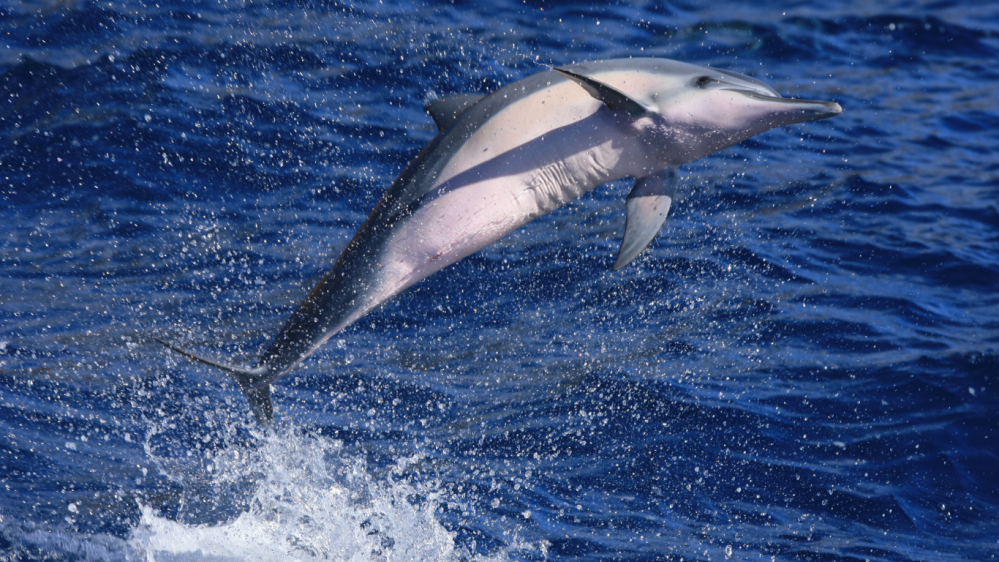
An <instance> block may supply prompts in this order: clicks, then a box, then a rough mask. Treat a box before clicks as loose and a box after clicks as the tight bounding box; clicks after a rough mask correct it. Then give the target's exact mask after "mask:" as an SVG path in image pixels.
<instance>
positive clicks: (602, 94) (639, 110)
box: [552, 68, 652, 117]
mask: <svg viewBox="0 0 999 562" xmlns="http://www.w3.org/2000/svg"><path fill="white" fill-rule="evenodd" d="M552 70H554V71H555V72H558V73H559V74H561V75H563V76H565V77H566V78H568V79H569V80H572V81H573V82H575V83H577V84H579V85H580V86H581V87H582V88H583V89H584V90H586V93H588V94H590V95H591V96H593V97H594V99H596V100H598V101H602V102H603V103H604V105H606V106H607V107H609V108H610V109H611V110H613V111H624V112H625V113H627V114H628V115H632V116H634V117H638V116H639V115H644V114H646V113H648V112H650V111H652V110H651V109H650V108H649V107H647V106H646V105H645V104H644V103H642V102H640V101H638V100H636V99H634V98H632V97H630V96H629V95H628V94H626V93H624V92H622V91H621V90H618V89H617V88H615V87H614V86H611V85H609V84H604V83H603V82H601V81H599V80H594V79H593V78H590V77H589V76H583V75H582V74H576V73H575V72H572V71H569V70H566V69H564V68H553V69H552Z"/></svg>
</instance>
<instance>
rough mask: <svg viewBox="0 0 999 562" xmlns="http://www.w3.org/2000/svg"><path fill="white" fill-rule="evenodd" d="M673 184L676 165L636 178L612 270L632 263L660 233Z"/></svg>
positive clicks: (667, 210) (629, 197)
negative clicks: (622, 235) (622, 236)
mask: <svg viewBox="0 0 999 562" xmlns="http://www.w3.org/2000/svg"><path fill="white" fill-rule="evenodd" d="M675 186H676V166H670V167H669V168H664V169H662V170H659V171H658V172H656V173H655V174H652V175H651V176H645V177H644V178H639V179H638V181H636V182H635V188H634V189H632V190H631V193H629V194H628V199H627V200H626V201H625V207H627V209H628V219H627V222H626V223H625V226H624V240H622V241H621V249H620V250H619V251H618V253H617V260H616V261H615V262H614V266H613V267H612V269H613V270H614V271H617V270H619V269H621V268H622V267H624V266H626V265H628V264H629V263H631V262H632V260H634V259H635V258H636V257H638V254H641V253H642V251H643V250H645V248H646V247H647V246H648V245H649V244H650V243H651V242H652V239H653V238H655V237H656V234H658V233H659V229H660V228H662V226H663V223H664V222H666V215H667V214H669V207H670V205H671V204H672V203H673V197H672V195H673V192H674V189H675Z"/></svg>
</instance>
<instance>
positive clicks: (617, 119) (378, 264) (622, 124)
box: [157, 58, 842, 424]
mask: <svg viewBox="0 0 999 562" xmlns="http://www.w3.org/2000/svg"><path fill="white" fill-rule="evenodd" d="M427 111H428V112H430V113H431V115H432V117H433V118H434V121H436V123H437V125H438V126H439V127H440V133H439V134H438V135H437V136H436V137H435V138H434V139H433V140H432V141H430V144H428V145H427V146H426V148H424V149H423V151H421V152H420V154H419V155H418V156H417V157H416V158H415V159H414V160H413V161H412V162H410V163H409V165H408V166H406V169H405V170H403V171H402V173H401V174H399V177H398V178H396V180H395V182H393V183H392V185H391V186H390V187H389V188H388V190H387V191H386V192H385V194H384V195H383V196H382V198H381V200H380V201H379V202H378V204H377V205H375V208H374V210H372V211H371V214H370V215H369V216H368V218H367V220H365V221H364V224H362V225H361V228H359V229H358V231H357V233H356V234H355V235H354V237H353V239H352V240H351V241H350V243H349V244H347V247H346V248H345V249H344V250H343V252H342V253H341V254H340V257H339V258H338V259H337V261H336V263H334V264H333V267H332V269H330V270H329V272H328V273H327V274H326V275H325V276H324V277H323V278H322V280H320V281H319V283H318V284H317V285H316V286H315V288H314V289H312V291H311V292H310V293H309V294H308V296H306V297H305V298H304V299H303V300H302V302H301V303H300V304H299V305H298V308H297V309H296V310H295V312H294V313H293V314H292V315H291V317H290V318H289V319H288V320H287V321H286V322H285V324H284V327H283V328H282V329H281V332H280V333H278V335H277V337H275V338H274V340H273V341H272V342H271V343H270V345H269V346H268V347H267V349H266V350H265V351H264V353H263V354H262V355H261V356H260V358H259V359H258V360H257V362H256V365H255V366H253V367H249V368H245V367H237V366H233V365H228V364H225V363H222V362H220V361H216V360H213V359H210V358H207V357H202V356H200V355H197V354H195V353H192V352H190V351H187V350H185V349H181V348H179V347H177V346H175V345H173V344H170V343H167V342H165V341H162V340H157V341H160V343H163V344H164V345H166V346H167V347H169V348H170V349H172V350H174V351H176V352H178V353H180V354H182V355H185V356H187V357H190V358H192V359H195V360H198V361H201V362H203V363H207V364H208V365H212V366H214V367H217V368H219V369H222V370H223V371H226V372H228V373H229V374H230V376H232V378H233V379H234V380H235V381H236V383H237V384H238V385H239V387H240V389H241V390H242V391H243V393H244V394H245V395H246V397H247V400H248V401H249V403H250V407H251V408H252V410H253V414H254V416H255V417H256V418H257V420H258V421H259V422H260V423H264V424H266V423H269V422H270V420H271V417H272V415H273V410H272V407H271V396H270V384H271V383H273V382H274V381H276V380H277V379H279V378H280V377H282V376H283V375H285V374H287V373H288V372H289V371H291V369H293V368H294V367H295V366H296V365H298V364H299V363H300V362H301V361H302V360H303V359H305V358H306V357H308V356H309V355H310V354H312V353H313V352H314V351H316V349H318V348H319V346H321V345H322V344H323V342H325V341H326V340H328V339H329V338H330V337H331V336H332V335H333V334H336V333H337V332H339V331H340V330H343V329H344V328H346V327H347V326H349V325H350V324H351V323H353V322H354V321H356V320H357V319H359V318H361V317H362V316H364V315H365V314H367V313H368V312H369V311H371V310H372V309H374V308H375V307H377V306H379V305H381V304H382V303H384V302H385V301H387V300H389V299H390V298H392V297H393V296H395V295H397V294H399V293H400V292H402V291H403V290H405V289H406V288H407V287H409V286H410V285H412V284H414V283H416V282H417V281H420V280H421V279H423V278H425V277H427V276H428V275H430V274H432V273H434V272H436V271H438V270H440V269H442V268H444V267H446V266H448V265H450V264H452V263H454V262H456V261H458V260H460V259H462V258H464V257H465V256H468V255H470V254H472V253H474V252H476V251H478V250H480V249H482V248H484V247H485V246H488V245H489V244H492V243H493V242H496V241H497V240H499V239H500V238H502V237H504V236H506V235H507V234H508V233H510V232H511V231H513V230H514V229H516V228H518V227H520V226H522V225H524V224H525V223H527V222H529V221H531V220H532V219H534V218H537V217H539V216H541V215H544V214H546V213H549V212H551V211H553V210H554V209H556V208H557V207H559V206H560V205H563V204H565V203H567V202H569V201H572V200H573V199H575V198H577V197H579V196H580V195H582V194H584V193H586V192H587V191H590V190H591V189H593V188H595V187H597V186H599V185H601V184H604V183H607V182H610V181H614V180H617V179H620V178H623V177H632V178H635V180H636V181H635V187H634V189H632V190H631V193H630V194H629V195H628V198H627V200H626V201H625V207H626V208H627V220H626V223H625V231H624V240H623V242H622V243H621V249H620V251H619V252H618V254H617V259H616V260H615V262H614V265H613V269H615V270H617V269H620V268H622V267H624V266H626V265H628V264H629V263H630V262H631V261H632V260H634V259H635V257H636V256H638V254H640V253H641V252H642V250H644V249H645V247H646V246H648V245H649V243H650V242H651V241H652V239H653V238H654V237H655V235H656V233H657V232H659V229H660V227H661V226H662V224H663V222H664V221H665V220H666V214H667V213H668V212H669V209H670V204H671V203H672V200H673V199H672V197H673V189H674V184H675V182H676V170H677V167H678V166H679V165H681V164H685V163H687V162H691V161H693V160H696V159H698V158H701V157H703V156H707V155H709V154H711V153H713V152H716V151H718V150H721V149H723V148H725V147H728V146H731V145H733V144H736V143H738V142H740V141H742V140H745V139H747V138H749V137H751V136H753V135H755V134H757V133H760V132H763V131H766V130H768V129H772V128H774V127H780V126H782V125H789V124H792V123H801V122H804V121H813V120H816V119H824V118H826V117H832V116H834V115H837V114H839V113H840V111H842V110H841V109H840V106H839V104H836V103H833V102H824V101H807V100H796V99H787V98H782V97H781V96H780V94H778V93H777V92H775V91H774V90H773V89H772V88H770V87H769V86H767V85H765V84H764V83H762V82H760V81H759V80H755V79H753V78H749V77H747V76H743V75H741V74H736V73H734V72H729V71H727V70H721V69H716V68H706V67H702V66H695V65H692V64H686V63H682V62H678V61H673V60H667V59H654V58H641V59H619V60H605V61H598V62H587V63H583V64H574V65H570V66H566V67H563V68H553V69H551V70H548V71H544V72H541V73H538V74H535V75H533V76H528V77H527V78H524V79H521V80H518V81H516V82H514V83H512V84H509V85H508V86H505V87H503V88H501V89H499V90H497V91H496V92H493V93H492V94H490V95H487V96H477V95H462V96H456V97H453V98H446V99H441V100H437V101H435V102H432V103H430V104H428V106H427Z"/></svg>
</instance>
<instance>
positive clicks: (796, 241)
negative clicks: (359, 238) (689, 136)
mask: <svg viewBox="0 0 999 562" xmlns="http://www.w3.org/2000/svg"><path fill="white" fill-rule="evenodd" d="M632 56H634V57H638V56H655V57H665V58H673V59H679V60H683V61H687V62H691V63H696V64H702V65H710V66H715V67H718V68H725V69H729V70H733V71H736V72H740V73H744V74H748V75H750V76H753V77H756V78H759V79H761V80H764V81H765V82H767V83H768V84H770V85H771V86H773V87H774V88H775V89H777V90H778V91H779V92H781V93H782V94H783V95H785V96H789V97H800V98H806V99H819V100H831V101H836V102H838V103H840V104H841V105H842V106H843V109H844V111H843V113H842V115H840V116H837V117H835V118H832V119H828V120H824V121H819V122H813V123H806V124H802V125H796V126H791V127H785V128H782V129H777V130H773V131H770V132H766V133H763V134H760V135H758V136H756V137H754V138H752V139H750V140H748V141H746V142H743V143H741V144H739V145H737V146H733V147H731V148H728V149H725V150H723V151H721V152H719V153H717V154H715V155H713V156H710V157H708V158H705V159H702V160H699V161H697V162H694V163H692V164H690V165H686V166H684V167H682V168H681V174H680V175H681V180H680V192H679V196H678V197H677V198H676V201H675V202H674V205H673V209H672V212H671V216H670V218H669V219H668V220H667V222H666V226H665V227H664V229H663V231H662V232H661V233H660V235H659V236H658V237H657V238H656V240H655V241H654V242H653V244H652V246H650V248H649V249H648V250H647V251H646V252H645V253H644V254H643V255H642V256H641V257H639V258H638V259H637V260H636V261H635V263H633V264H632V265H630V266H628V267H627V268H625V269H622V270H621V271H618V272H612V271H611V270H610V266H611V264H612V263H613V260H614V257H615V254H616V252H617V247H618V245H619V243H620V242H619V241H620V238H621V234H622V232H623V227H624V218H625V217H624V205H623V201H624V197H625V196H626V195H627V193H628V191H629V190H630V188H631V182H630V181H619V182H614V183H611V184H608V185H605V186H602V187H600V188H598V189H596V190H594V191H593V192H591V193H590V194H588V195H586V196H584V197H582V198H581V199H579V200H577V201H575V202H573V203H571V204H569V205H566V206H565V207H563V208H561V209H559V210H558V211H556V212H554V213H552V214H550V215H548V216H545V217H542V218H539V219H537V220H535V221H534V222H532V223H530V224H528V225H527V226H525V227H524V228H522V229H520V230H519V231H517V232H515V233H513V234H511V235H510V236H508V237H506V238H505V239H503V240H502V241H500V242H499V243H497V244H495V245H493V246H491V247H488V248H486V249H485V250H483V251H481V252H479V253H477V254H475V255H473V256H471V257H469V258H467V259H465V260H463V261H461V262H460V263H458V264H456V265H454V266H451V267H449V268H447V269H445V270H443V271H441V272H440V273H437V274H436V275H434V276H432V277H430V278H429V279H427V280H425V281H423V282H421V283H419V284H418V285H416V286H414V287H413V288H412V289H410V290H409V291H407V292H406V293H404V294H403V295H401V296H400V297H399V298H397V299H395V300H393V301H391V302H390V303H389V304H387V305H386V306H384V307H383V308H381V309H379V310H377V311H375V312H374V313H372V314H370V315H369V316H367V317H365V318H364V319H362V321H360V322H358V323H356V324H355V325H353V326H351V327H350V328H349V329H347V330H346V331H344V332H342V333H341V334H339V335H337V336H336V337H335V338H334V339H333V340H331V341H330V342H328V343H327V344H326V345H325V346H324V347H323V348H322V349H321V350H320V351H319V352H318V353H317V354H316V355H314V356H312V357H311V358H309V359H308V360H307V361H305V362H304V363H303V365H302V366H301V367H300V368H298V369H297V370H295V371H294V372H293V373H292V374H291V375H289V376H287V377H285V378H283V379H281V380H279V381H278V382H277V383H276V385H275V387H274V402H275V408H276V412H277V414H276V424H275V426H274V427H273V429H271V430H263V429H261V428H259V427H257V426H256V425H255V423H254V422H253V420H252V417H251V415H250V413H249V411H248V409H247V406H246V402H245V399H244V398H243V396H242V395H241V394H240V393H239V391H238V389H237V388H236V387H235V385H234V384H233V383H232V382H231V381H229V380H228V379H227V378H226V377H225V376H224V374H222V373H220V372H218V371H216V370H214V369H211V368H208V367H205V366H202V365H198V364H195V363H193V362H191V361H189V360H186V359H184V358H182V357H180V356H177V355H175V354H172V353H171V352H169V351H167V350H166V349H165V348H163V347H162V346H160V345H158V344H156V343H154V342H153V341H152V339H151V338H152V337H159V338H165V339H168V340H171V341H174V342H177V343H178V344H181V345H185V346H190V347H191V348H193V349H196V350H198V351H200V352H202V353H205V354H208V355H212V356H216V357H220V358H224V359H226V360H231V361H234V362H237V363H242V364H249V363H250V362H252V360H253V358H254V357H255V356H256V355H257V354H258V353H259V351H260V349H261V348H262V347H263V346H265V345H266V343H267V341H268V338H271V337H273V336H274V335H275V334H276V333H277V331H278V329H279V328H280V326H281V324H282V323H283V322H284V320H285V319H286V318H287V316H288V315H289V313H290V312H291V311H292V310H293V308H294V306H295V304H296V303H297V302H298V301H299V300H300V299H301V298H302V297H303V296H304V295H305V293H306V292H307V291H308V290H309V289H310V288H311V287H312V285H313V284H314V283H315V282H316V281H317V280H318V279H319V278H320V277H321V275H322V274H323V273H324V272H325V271H326V270H327V269H328V268H329V266H330V265H331V263H332V261H333V260H334V259H335V258H336V256H337V255H338V254H339V252H340V250H341V249H342V248H343V247H344V246H345V244H346V243H347V241H348V240H349V239H350V237H351V236H352V234H353V232H354V231H355V230H356V229H357V228H358V226H360V224H361V223H362V221H363V220H364V218H365V217H366V216H367V214H368V212H369V211H370V210H371V208H372V207H373V206H374V204H375V202H376V201H377V200H378V198H379V197H380V195H381V194H382V192H383V191H384V190H385V189H386V188H387V187H388V185H389V184H390V183H391V182H392V180H393V179H394V178H395V176H396V175H397V174H398V173H399V172H400V171H401V170H402V168H403V167H404V166H405V165H406V164H407V163H408V162H409V161H410V160H411V159H412V158H414V157H415V156H416V154H417V153H418V152H419V151H420V149H421V148H422V147H423V146H424V145H425V144H426V143H428V142H429V141H430V140H431V139H432V138H433V137H434V135H435V134H436V128H435V127H434V124H433V121H432V120H431V119H430V117H429V116H427V115H426V114H425V113H424V112H423V109H422V106H423V105H424V103H426V102H427V101H429V100H432V99H435V98H437V97H440V96H446V95H448V94H451V93H465V92H479V93H486V92H490V91H493V90H495V89H497V88H498V87H500V86H502V85H505V84H509V83H510V82H512V81H514V80H517V79H519V78H521V77H524V76H527V75H529V74H532V73H535V72H539V71H541V70H544V69H546V68H547V67H548V66H549V65H562V64H568V63H571V62H574V61H576V62H581V61H586V60H595V59H606V58H617V57H632ZM997 56H999V4H997V3H995V2H977V1H970V0H969V1H963V2H961V1H947V0H943V1H892V0H888V1H887V2H869V1H867V0H864V1H861V0H856V1H846V2H804V1H783V0H774V1H770V2H766V3H757V2H752V3H750V2H745V3H743V2H731V1H715V2H703V3H702V2H660V1H650V2H636V3H607V2H599V3H593V4H583V3H575V2H544V1H535V0H527V1H519V0H497V1H493V2H488V3H485V2H482V3H480V2H469V1H463V0H458V1H455V2H441V3H437V4H424V3H408V2H407V3H396V2H389V1H388V0H384V1H377V0H364V1H358V2H337V1H335V0H330V1H318V0H317V1H312V0H302V1H293V0H288V1H284V2H256V1H229V2H225V1H196V0H185V1H180V0H159V2H158V3H157V2H154V1H152V0H145V1H138V0H125V1H119V0H108V1H104V0H102V1H99V2H98V1H85V0H63V1H59V0H36V1H32V0H25V1H22V2H14V1H11V0H5V1H3V2H0V222H2V226H0V560H2V561H22V560H74V561H76V560H144V561H153V560H155V561H181V560H211V561H232V560H355V561H366V560H385V561H399V560H468V561H473V560H474V561H479V560H577V559H578V560H673V561H679V560H688V561H690V560H698V561H701V560H703V561H707V560H717V561H722V560H745V561H791V560H794V561H822V562H829V561H861V560H871V561H987V560H995V559H997V558H999V157H997V156H996V154H997V146H999V93H997V87H999V66H997V64H996V60H997Z"/></svg>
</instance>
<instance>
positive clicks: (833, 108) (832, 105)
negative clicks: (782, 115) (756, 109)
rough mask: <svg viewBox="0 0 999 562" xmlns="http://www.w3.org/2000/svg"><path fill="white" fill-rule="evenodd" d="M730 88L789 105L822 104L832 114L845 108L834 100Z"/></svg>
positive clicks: (767, 100)
mask: <svg viewBox="0 0 999 562" xmlns="http://www.w3.org/2000/svg"><path fill="white" fill-rule="evenodd" d="M729 90H730V91H732V92H739V93H740V94H742V95H744V96H746V97H748V98H752V99H755V100H760V101H765V102H773V103H785V104H789V105H813V106H821V107H824V108H826V109H828V110H829V111H830V112H831V115H838V114H840V113H842V112H843V108H842V107H841V106H840V105H839V104H838V103H836V102H832V101H819V100H803V99H798V98H783V97H780V96H778V97H773V96H765V95H763V94H761V93H759V92H757V91H754V90H743V89H736V88H729Z"/></svg>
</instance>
